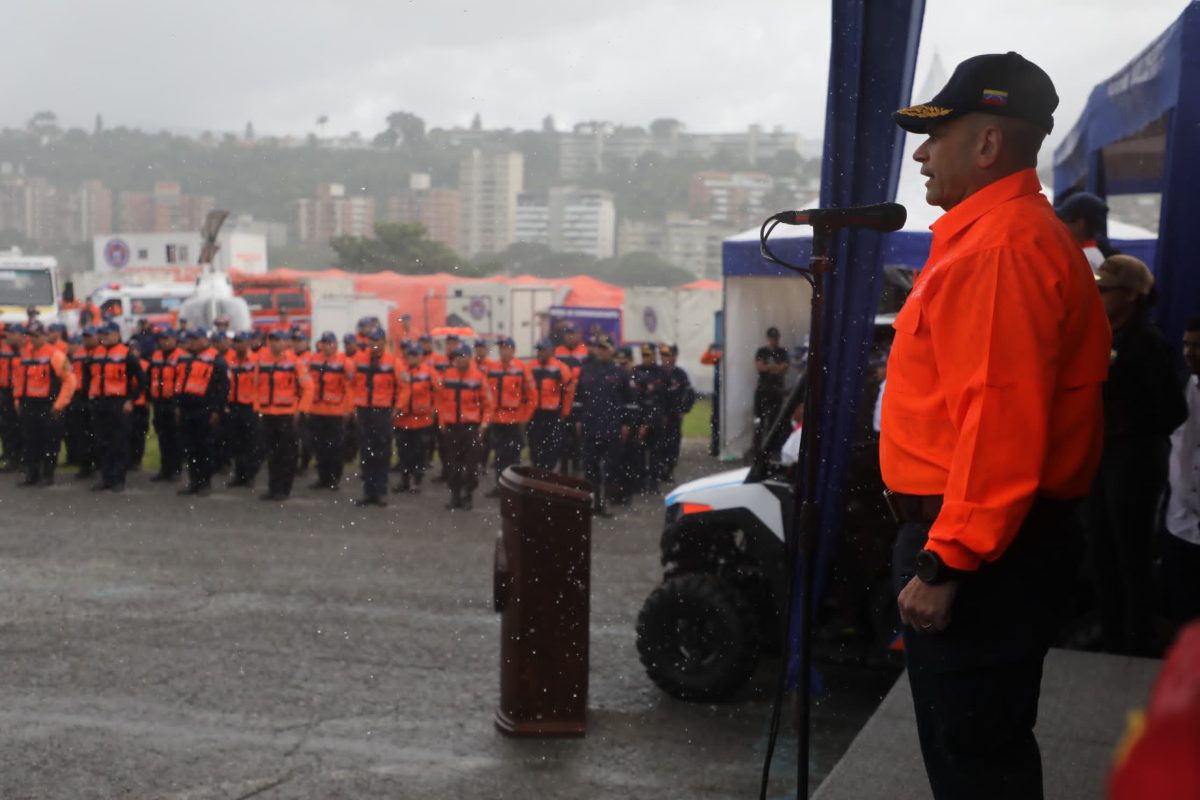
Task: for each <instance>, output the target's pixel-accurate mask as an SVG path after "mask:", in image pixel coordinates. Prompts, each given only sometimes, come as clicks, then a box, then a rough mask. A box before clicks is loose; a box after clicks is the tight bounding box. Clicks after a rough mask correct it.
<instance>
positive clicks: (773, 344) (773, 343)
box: [767, 336, 779, 350]
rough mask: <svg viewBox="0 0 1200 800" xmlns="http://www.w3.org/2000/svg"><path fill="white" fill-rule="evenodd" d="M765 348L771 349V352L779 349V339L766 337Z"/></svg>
mask: <svg viewBox="0 0 1200 800" xmlns="http://www.w3.org/2000/svg"><path fill="white" fill-rule="evenodd" d="M767 347H769V348H771V349H772V350H777V349H779V337H778V336H768V337H767Z"/></svg>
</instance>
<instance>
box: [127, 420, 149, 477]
mask: <svg viewBox="0 0 1200 800" xmlns="http://www.w3.org/2000/svg"><path fill="white" fill-rule="evenodd" d="M149 433H150V407H149V406H144V405H142V406H136V405H135V406H134V407H133V412H132V413H131V414H130V415H129V469H141V468H142V459H143V458H145V457H146V435H147V434H149Z"/></svg>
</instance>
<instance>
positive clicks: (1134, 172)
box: [1054, 0, 1200, 341]
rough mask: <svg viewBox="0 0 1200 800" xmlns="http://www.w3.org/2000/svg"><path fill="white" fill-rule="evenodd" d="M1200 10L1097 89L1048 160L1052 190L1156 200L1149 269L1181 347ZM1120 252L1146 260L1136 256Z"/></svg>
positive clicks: (1192, 206)
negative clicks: (1051, 165) (1050, 161)
mask: <svg viewBox="0 0 1200 800" xmlns="http://www.w3.org/2000/svg"><path fill="white" fill-rule="evenodd" d="M1197 142H1200V0H1194V1H1193V2H1192V3H1190V4H1188V6H1187V7H1186V8H1185V9H1184V11H1183V13H1182V14H1181V15H1180V16H1179V19H1178V20H1176V21H1175V23H1174V24H1173V25H1171V27H1169V28H1167V30H1166V31H1165V32H1163V34H1162V35H1161V36H1159V37H1158V38H1157V39H1155V40H1154V41H1153V42H1152V43H1151V44H1150V46H1149V47H1147V48H1146V49H1145V50H1143V51H1142V52H1141V53H1140V54H1138V56H1137V58H1135V59H1133V60H1132V61H1130V62H1129V63H1128V64H1126V65H1125V66H1124V67H1123V68H1122V69H1121V70H1120V71H1119V72H1117V73H1116V74H1115V75H1113V76H1112V77H1111V78H1109V79H1108V80H1106V81H1104V82H1103V83H1100V84H1098V85H1097V86H1096V87H1095V88H1094V89H1093V90H1092V93H1091V95H1090V96H1089V97H1088V103H1087V106H1086V107H1085V108H1084V110H1083V113H1082V114H1081V115H1080V118H1079V121H1078V122H1076V123H1075V127H1074V128H1072V129H1071V131H1070V132H1069V133H1068V134H1067V137H1066V139H1065V140H1064V141H1063V143H1062V144H1061V145H1059V147H1058V149H1057V150H1056V151H1055V154H1054V188H1055V191H1056V192H1060V193H1061V192H1063V191H1066V190H1068V189H1072V188H1081V189H1087V190H1088V191H1090V192H1094V193H1096V194H1098V195H1101V196H1105V197H1107V196H1109V195H1116V194H1139V193H1159V194H1161V195H1162V207H1161V211H1160V214H1159V223H1158V241H1159V246H1158V248H1157V249H1156V251H1155V252H1154V253H1153V255H1152V257H1151V258H1149V259H1143V260H1145V261H1146V262H1147V263H1148V264H1150V265H1151V268H1152V269H1153V270H1154V275H1155V280H1156V283H1157V285H1158V290H1159V295H1160V297H1161V299H1160V301H1159V306H1158V314H1159V322H1160V323H1161V324H1162V326H1163V328H1164V330H1165V331H1166V332H1167V335H1168V336H1169V337H1170V338H1171V341H1178V340H1179V337H1180V335H1181V334H1182V331H1183V326H1184V324H1185V323H1186V321H1187V319H1188V318H1189V317H1190V316H1191V315H1193V314H1196V313H1200V269H1198V268H1197V267H1196V264H1195V261H1196V258H1197V255H1196V254H1197V253H1200V225H1197V224H1196V221H1197V219H1200V147H1198V146H1197ZM1117 246H1118V247H1120V248H1121V249H1122V250H1125V251H1126V252H1130V253H1132V254H1134V255H1138V256H1139V257H1142V256H1141V254H1140V253H1138V252H1136V251H1135V250H1133V249H1132V248H1127V247H1125V246H1123V245H1120V244H1118V245H1117Z"/></svg>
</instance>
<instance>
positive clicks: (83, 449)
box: [0, 323, 690, 513]
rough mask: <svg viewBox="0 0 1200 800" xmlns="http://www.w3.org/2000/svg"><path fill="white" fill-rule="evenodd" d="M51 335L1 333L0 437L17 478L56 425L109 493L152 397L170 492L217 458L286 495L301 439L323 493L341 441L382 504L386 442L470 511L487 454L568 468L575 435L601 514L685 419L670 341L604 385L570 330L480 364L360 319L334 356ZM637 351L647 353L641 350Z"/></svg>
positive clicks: (406, 484)
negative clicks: (559, 338)
mask: <svg viewBox="0 0 1200 800" xmlns="http://www.w3.org/2000/svg"><path fill="white" fill-rule="evenodd" d="M56 333H60V331H53V330H47V329H44V328H42V327H41V326H40V325H37V324H36V323H35V324H32V325H30V326H29V327H28V329H22V328H20V327H13V328H10V330H9V331H8V332H7V334H6V341H5V343H4V344H3V345H0V434H2V437H0V438H3V444H4V449H5V456H6V459H7V460H8V462H9V464H10V465H12V468H15V467H16V465H17V464H18V463H19V464H21V465H22V466H24V469H25V476H26V477H25V481H24V482H23V484H22V485H38V484H46V483H50V482H52V481H53V474H54V466H55V463H56V461H57V454H58V449H59V442H60V440H61V438H62V436H63V434H64V432H65V434H66V438H67V450H68V460H69V461H71V462H72V463H76V464H78V465H79V466H80V474H81V475H85V476H86V475H89V474H91V472H92V470H93V465H94V466H96V467H98V468H99V472H100V480H99V481H98V482H97V483H96V485H95V486H94V487H93V488H94V489H96V490H113V491H120V490H121V489H122V488H123V487H124V482H125V471H126V469H127V468H128V467H129V465H130V464H131V463H132V464H135V465H136V464H140V461H141V450H142V449H144V443H145V435H146V432H147V430H148V427H149V419H150V410H151V409H153V419H154V426H155V430H156V432H157V434H158V439H159V446H160V451H161V455H162V465H161V469H160V472H159V473H158V474H157V475H156V476H154V478H153V480H156V481H169V480H175V479H177V478H178V477H179V476H180V474H181V472H182V471H183V467H184V465H185V464H186V467H187V475H188V482H187V485H186V487H185V488H183V489H182V490H181V491H180V493H181V494H191V495H203V494H206V493H207V492H208V491H209V490H210V487H211V481H212V476H213V474H214V473H215V472H216V471H217V470H218V469H221V468H223V467H225V466H226V465H232V474H231V478H230V480H229V482H228V484H227V485H229V486H231V487H238V486H247V487H248V486H250V485H251V484H252V483H253V481H254V478H255V475H256V473H257V471H258V469H259V466H260V464H262V463H263V462H264V461H265V462H266V464H267V472H268V491H267V492H266V493H265V494H264V495H262V497H263V499H266V500H282V499H285V498H286V497H287V496H288V495H289V494H290V491H291V487H292V482H293V480H294V477H295V474H296V470H297V462H298V458H297V456H298V453H297V450H298V449H299V450H310V451H311V453H312V455H314V456H315V461H316V468H317V481H316V483H314V484H313V486H312V488H330V489H336V488H337V487H338V486H339V485H340V482H341V477H342V464H343V455H344V452H345V449H346V447H345V445H346V444H347V439H351V438H353V439H357V449H358V450H359V451H360V455H361V471H360V474H361V476H362V479H363V489H364V493H363V498H362V499H361V500H360V501H359V502H360V503H363V504H373V505H383V504H385V500H384V498H385V496H386V493H387V471H388V467H389V464H390V461H391V447H392V441H393V440H394V441H395V442H396V450H397V453H398V456H399V464H398V466H397V470H398V471H399V472H400V473H401V479H400V484H399V485H398V486H397V487H395V491H419V489H420V485H421V481H422V477H423V475H424V472H425V470H426V468H427V466H428V465H429V463H430V462H431V459H432V454H433V450H434V448H435V447H437V448H438V449H440V451H441V455H442V461H443V469H444V472H443V476H442V477H443V479H444V480H445V482H446V483H447V485H448V487H449V489H450V492H451V499H450V503H449V504H448V507H449V508H463V507H465V508H469V507H470V506H471V502H472V493H473V491H474V490H475V488H476V487H477V485H478V471H479V462H480V460H481V459H482V458H485V457H486V454H487V450H488V449H491V450H492V451H493V452H494V454H495V467H496V473H497V475H499V473H500V472H501V471H502V470H503V469H505V468H506V467H507V466H510V465H512V464H515V463H518V462H519V461H520V454H521V450H522V448H523V446H524V439H525V435H526V433H527V434H528V440H529V446H530V453H531V459H532V461H533V463H534V464H535V465H537V466H540V467H543V468H546V469H553V468H554V466H555V465H556V464H558V463H559V462H560V460H562V461H563V464H564V467H565V466H566V464H567V463H569V461H570V459H571V458H572V457H575V460H576V462H577V461H578V456H577V455H576V454H574V453H572V452H571V448H572V447H573V446H574V447H578V446H579V444H580V442H582V443H583V447H582V448H580V450H581V451H582V455H583V457H584V460H585V462H586V465H587V469H586V470H585V471H586V474H587V476H588V477H589V478H591V479H592V480H593V481H594V482H595V483H596V484H597V487H598V491H597V507H598V510H599V511H600V512H601V513H605V506H604V497H605V494H606V488H607V487H609V486H611V487H612V488H613V489H614V490H615V492H616V494H617V496H618V498H621V499H627V498H628V496H629V495H630V494H631V493H632V492H633V491H636V490H639V489H642V488H645V487H646V486H652V485H654V484H655V483H656V482H657V480H659V479H663V478H669V473H670V470H671V469H672V468H673V465H674V460H675V459H677V457H678V441H679V436H678V434H679V425H680V420H681V415H682V411H680V410H678V408H679V406H680V404H679V403H678V402H675V401H671V400H670V399H669V398H670V397H671V396H672V394H671V393H672V391H675V390H673V389H672V388H671V387H672V386H674V387H677V388H678V387H679V386H681V385H682V386H683V387H686V389H687V394H688V395H689V396H690V386H688V384H687V377H686V374H685V373H683V371H682V370H679V369H678V368H674V370H675V377H674V378H671V377H670V376H671V375H672V372H671V369H672V367H673V353H672V352H671V349H670V348H667V349H666V350H665V351H664V355H663V359H664V367H663V368H662V369H661V370H660V369H659V368H657V367H653V368H649V367H647V365H646V364H643V366H642V367H640V368H638V369H635V370H633V372H632V374H631V373H630V372H629V370H628V367H626V369H625V370H624V371H623V372H622V373H621V379H620V380H618V381H615V382H614V381H611V380H610V379H609V378H608V377H607V376H608V375H609V373H610V372H611V370H610V369H609V368H608V367H604V366H603V365H605V364H608V365H610V366H611V362H612V358H611V356H612V351H613V347H612V343H611V342H610V341H607V340H603V341H597V342H594V343H593V346H592V347H591V348H590V352H589V348H588V347H585V346H583V345H582V344H581V343H580V342H579V337H578V334H577V333H576V332H574V331H573V330H572V331H568V334H567V341H566V343H565V344H564V345H560V346H559V347H557V348H555V347H554V345H553V343H551V342H550V341H549V340H546V341H543V342H541V343H539V347H538V354H537V357H536V359H534V360H532V361H529V362H528V363H523V362H522V361H520V360H518V359H516V358H514V357H513V353H514V349H515V348H514V346H513V342H512V341H511V340H500V342H499V343H498V344H499V356H500V357H499V358H498V359H495V360H493V359H489V358H487V352H488V351H487V347H486V344H485V345H484V347H482V348H481V347H479V345H478V343H477V346H476V353H475V357H474V358H472V354H471V350H470V349H469V348H467V347H466V346H465V345H461V344H460V343H459V342H457V341H456V340H454V339H453V338H451V340H449V341H448V342H447V345H448V348H447V349H448V351H449V352H450V356H449V357H447V356H442V355H441V354H438V353H435V352H433V347H432V340H431V339H430V338H429V337H428V336H423V337H421V338H420V339H419V340H418V341H417V342H413V343H405V346H404V347H403V348H402V350H403V355H402V357H401V358H400V359H395V358H393V357H392V356H391V355H390V354H388V353H386V352H384V347H383V342H384V334H383V331H382V330H381V329H380V328H378V327H376V328H374V329H371V328H370V327H369V326H368V327H367V328H361V327H360V332H359V334H358V335H357V336H355V335H353V334H348V335H347V337H346V339H345V347H346V352H338V341H337V338H336V337H335V336H334V335H333V334H331V333H326V334H324V335H323V336H322V337H321V338H320V340H319V342H318V345H317V350H316V352H310V351H309V350H308V345H307V340H306V338H305V337H304V336H303V334H301V333H299V332H295V331H294V332H292V333H291V334H285V333H283V332H274V333H272V334H270V335H269V338H268V341H267V343H266V345H265V346H259V345H260V343H259V342H257V341H255V339H256V338H257V337H258V335H257V334H247V333H241V334H236V335H234V336H233V337H232V338H227V337H226V336H225V335H224V333H223V332H218V333H216V334H214V335H213V336H212V337H211V338H210V337H209V336H208V335H207V333H206V332H205V331H203V330H193V331H185V332H183V334H182V336H181V335H180V334H177V333H176V332H175V331H172V330H161V331H159V332H158V333H157V336H156V344H157V348H156V349H154V350H153V352H151V353H150V354H149V356H148V357H143V356H141V355H140V354H139V353H138V351H137V344H136V343H133V342H131V343H130V344H125V343H122V342H121V340H120V333H119V329H118V328H117V327H116V325H115V324H112V323H109V324H106V325H103V326H100V327H99V328H87V329H85V330H84V332H83V335H82V336H81V337H79V338H78V339H77V340H75V341H73V342H70V343H68V342H66V341H65V340H62V339H61V338H60V336H56V335H55V334H56ZM481 351H482V352H481ZM646 353H647V356H648V358H649V360H650V362H651V363H652V362H653V360H654V359H653V355H654V352H653V350H652V349H647V350H646ZM625 360H626V361H627V359H625ZM668 362H671V363H670V366H667V363H668ZM26 376H28V377H26ZM610 384H614V385H615V386H616V392H615V394H614V391H613V390H612V388H611V387H610ZM689 402H690V401H689ZM684 410H686V409H684ZM18 414H19V420H20V424H15V425H14V424H12V423H13V421H15V420H17V419H18V416H17V415H18ZM614 423H615V425H614ZM22 443H24V445H25V446H24V447H22ZM22 451H24V457H22V455H21V453H22ZM651 453H653V454H654V458H652V459H651V461H650V463H649V465H648V466H647V464H646V459H647V457H648V454H651ZM305 458H306V456H305Z"/></svg>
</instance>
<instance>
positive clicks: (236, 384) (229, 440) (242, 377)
mask: <svg viewBox="0 0 1200 800" xmlns="http://www.w3.org/2000/svg"><path fill="white" fill-rule="evenodd" d="M231 341H232V344H231V346H230V350H229V353H228V354H227V355H226V357H225V366H226V368H227V369H228V370H229V401H228V404H227V405H226V407H225V412H224V414H223V415H222V417H221V431H222V433H223V434H224V437H225V441H226V446H227V447H228V448H229V449H228V454H227V458H228V460H229V461H230V462H231V463H232V464H233V473H232V475H230V477H229V480H227V481H226V482H225V486H226V487H227V488H229V489H239V488H240V489H249V488H251V487H253V486H254V479H255V477H256V476H257V475H258V470H259V466H260V462H259V457H260V455H261V452H262V432H261V431H260V425H259V422H260V421H259V414H258V411H257V409H256V408H255V400H256V398H257V395H258V354H257V353H254V352H251V350H250V334H249V333H247V332H246V331H238V332H237V333H235V334H234V335H233V338H232V340H231Z"/></svg>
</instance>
